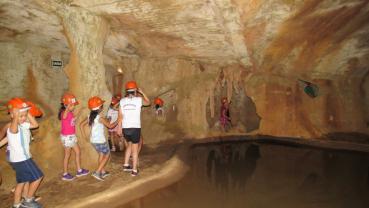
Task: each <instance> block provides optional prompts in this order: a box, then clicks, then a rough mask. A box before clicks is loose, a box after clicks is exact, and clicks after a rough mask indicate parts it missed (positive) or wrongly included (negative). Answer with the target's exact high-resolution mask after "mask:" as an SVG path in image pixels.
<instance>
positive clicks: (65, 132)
mask: <svg viewBox="0 0 369 208" xmlns="http://www.w3.org/2000/svg"><path fill="white" fill-rule="evenodd" d="M76 105H78V101H77V99H76V97H75V96H74V95H72V94H70V93H66V94H64V95H63V97H62V105H61V108H60V110H59V120H61V136H60V137H61V142H62V144H63V146H64V162H63V165H64V172H63V176H62V180H64V181H72V180H73V179H75V177H74V176H73V175H72V174H70V173H69V172H68V163H69V158H70V155H71V151H72V149H73V151H74V152H75V154H76V166H77V169H78V170H77V174H76V176H77V177H81V176H85V175H87V174H88V173H89V171H88V170H86V169H83V168H81V150H80V148H79V145H78V143H77V137H76V128H75V117H74V114H73V111H74V108H75V106H76Z"/></svg>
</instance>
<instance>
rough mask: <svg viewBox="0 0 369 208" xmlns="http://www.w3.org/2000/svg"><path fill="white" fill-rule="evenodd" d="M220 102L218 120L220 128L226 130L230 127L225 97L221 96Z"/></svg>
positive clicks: (229, 115) (227, 104)
mask: <svg viewBox="0 0 369 208" xmlns="http://www.w3.org/2000/svg"><path fill="white" fill-rule="evenodd" d="M221 102H222V103H221V107H220V118H219V122H220V126H221V128H222V130H223V131H228V130H229V129H230V128H231V127H232V123H231V114H230V111H229V102H228V99H227V98H226V97H224V98H222V101H221Z"/></svg>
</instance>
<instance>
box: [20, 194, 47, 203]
mask: <svg viewBox="0 0 369 208" xmlns="http://www.w3.org/2000/svg"><path fill="white" fill-rule="evenodd" d="M34 199H35V201H37V202H38V201H40V200H41V199H42V198H41V196H37V195H35V196H34ZM25 200H26V198H25V197H24V196H22V202H23V201H25Z"/></svg>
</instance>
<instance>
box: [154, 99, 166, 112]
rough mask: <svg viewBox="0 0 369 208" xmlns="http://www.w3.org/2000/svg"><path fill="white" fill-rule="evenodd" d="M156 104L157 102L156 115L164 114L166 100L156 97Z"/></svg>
mask: <svg viewBox="0 0 369 208" xmlns="http://www.w3.org/2000/svg"><path fill="white" fill-rule="evenodd" d="M154 104H155V113H156V115H158V116H163V115H164V109H163V105H164V101H163V100H162V99H160V98H155V100H154Z"/></svg>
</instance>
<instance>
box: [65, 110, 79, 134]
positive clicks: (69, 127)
mask: <svg viewBox="0 0 369 208" xmlns="http://www.w3.org/2000/svg"><path fill="white" fill-rule="evenodd" d="M61 134H62V135H73V134H76V128H75V118H74V115H73V113H72V112H68V114H67V117H66V118H65V119H64V118H63V115H62V119H61Z"/></svg>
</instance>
